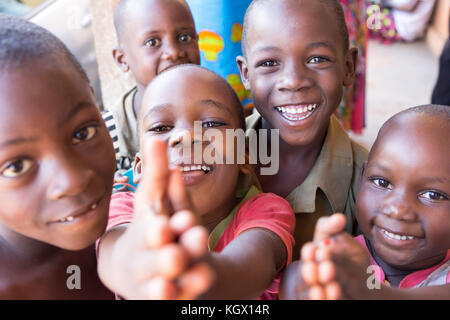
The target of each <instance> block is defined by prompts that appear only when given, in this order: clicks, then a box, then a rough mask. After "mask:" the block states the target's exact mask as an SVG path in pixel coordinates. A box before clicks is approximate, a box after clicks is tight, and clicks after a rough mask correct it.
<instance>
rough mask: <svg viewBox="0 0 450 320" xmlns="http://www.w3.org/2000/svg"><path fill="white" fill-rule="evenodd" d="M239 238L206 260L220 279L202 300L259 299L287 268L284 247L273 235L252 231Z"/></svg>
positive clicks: (216, 279) (217, 279) (216, 278)
mask: <svg viewBox="0 0 450 320" xmlns="http://www.w3.org/2000/svg"><path fill="white" fill-rule="evenodd" d="M257 234H258V235H257ZM238 238H239V240H238V239H235V240H234V241H232V242H231V243H230V244H229V245H228V246H227V247H226V248H225V249H224V250H223V251H222V252H221V253H212V254H210V255H208V257H207V258H206V259H207V262H208V263H209V265H210V266H211V267H212V269H213V270H214V272H215V274H216V277H215V281H214V283H213V285H212V286H211V287H210V289H209V290H208V291H207V292H206V293H205V294H203V295H202V296H201V297H199V299H255V298H257V297H258V296H260V295H261V294H262V293H263V292H264V290H266V289H267V288H268V287H269V286H270V285H271V283H272V282H273V280H274V279H275V277H276V275H277V273H278V272H279V271H280V269H281V268H282V267H284V265H285V263H286V253H285V248H284V244H283V243H282V241H281V240H280V239H279V238H278V237H277V236H274V235H273V234H272V233H271V232H266V231H262V232H261V230H259V231H254V230H250V231H247V232H244V233H243V234H241V235H240V236H239V237H238ZM274 239H276V240H275V241H274ZM236 240H238V241H236ZM243 244H245V245H243ZM279 251H281V252H282V254H279Z"/></svg>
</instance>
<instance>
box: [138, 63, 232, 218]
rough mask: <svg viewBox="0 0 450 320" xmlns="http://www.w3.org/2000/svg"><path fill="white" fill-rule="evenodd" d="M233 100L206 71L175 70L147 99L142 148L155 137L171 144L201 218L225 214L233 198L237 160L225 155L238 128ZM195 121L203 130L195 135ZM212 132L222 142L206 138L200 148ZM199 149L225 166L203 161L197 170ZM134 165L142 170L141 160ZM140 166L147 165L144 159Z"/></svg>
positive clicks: (172, 158)
mask: <svg viewBox="0 0 450 320" xmlns="http://www.w3.org/2000/svg"><path fill="white" fill-rule="evenodd" d="M231 97H232V96H231V92H230V91H229V90H228V89H227V88H225V83H221V82H220V81H218V79H217V78H215V77H213V76H211V75H210V74H209V73H206V72H205V71H203V70H200V71H199V70H192V69H184V70H173V71H171V72H170V73H168V74H166V75H164V77H163V78H158V81H157V82H154V83H152V85H151V87H150V89H149V90H147V91H146V93H145V96H144V101H143V104H142V110H141V114H140V119H142V120H141V121H140V130H139V132H140V135H141V136H140V137H141V140H140V141H141V145H142V144H144V143H145V140H146V139H152V138H155V137H157V138H160V139H162V140H165V141H167V143H168V148H169V161H170V162H171V164H172V165H177V166H179V167H181V168H183V170H184V172H183V177H184V181H185V184H186V186H187V190H188V192H189V194H190V195H191V199H192V201H193V205H194V208H195V209H196V211H197V213H198V214H200V215H205V214H207V213H209V212H212V211H215V210H217V209H220V208H222V209H223V208H224V206H227V204H229V203H230V199H232V198H234V195H235V188H236V184H237V180H238V176H239V170H240V166H239V165H238V164H236V162H235V161H234V163H232V164H225V163H226V160H225V158H226V156H227V152H230V151H232V150H228V149H227V143H226V142H228V141H225V137H226V129H237V128H240V116H239V114H238V112H237V107H236V106H235V104H236V103H237V101H236V100H233V99H232V98H231ZM194 121H199V122H200V131H197V133H196V134H195V136H194ZM214 130H216V133H219V134H220V135H221V136H222V137H223V139H217V140H215V139H211V140H208V139H205V138H203V143H202V144H201V141H202V134H203V136H204V137H206V136H207V135H208V134H211V133H212V132H213V131H214ZM198 132H199V134H198ZM235 146H236V145H235ZM197 147H199V148H198V150H199V151H200V153H201V155H203V156H205V155H206V156H208V155H210V154H212V155H213V156H214V158H213V159H218V160H219V161H221V162H222V163H223V164H219V163H217V162H215V163H211V162H210V161H208V160H206V159H205V158H204V157H203V158H200V159H203V161H201V167H200V166H196V164H194V163H197V162H195V160H194V159H195V158H194V157H195V156H196V155H197V156H199V155H200V154H199V153H196V152H195V150H196V148H197ZM188 150H189V151H190V154H189V153H188V152H187V151H188ZM234 150H235V149H234ZM183 151H184V153H183ZM234 154H236V153H234ZM136 161H137V164H136V165H137V166H139V163H140V159H139V157H137V160H136ZM142 161H143V164H144V165H145V159H143V160H142ZM186 170H188V171H186Z"/></svg>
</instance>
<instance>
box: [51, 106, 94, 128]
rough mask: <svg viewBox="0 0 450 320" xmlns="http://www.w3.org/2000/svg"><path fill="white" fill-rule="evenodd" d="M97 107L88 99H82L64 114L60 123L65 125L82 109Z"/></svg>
mask: <svg viewBox="0 0 450 320" xmlns="http://www.w3.org/2000/svg"><path fill="white" fill-rule="evenodd" d="M93 107H95V106H94V105H93V104H92V103H90V102H87V101H82V102H80V103H78V104H77V105H76V106H75V107H74V108H73V109H72V110H70V111H69V112H68V113H67V115H65V116H64V118H63V119H62V120H61V121H60V122H59V124H60V125H63V124H64V123H66V122H68V121H69V120H70V119H72V118H73V117H74V116H76V115H77V114H78V113H79V112H80V111H82V110H83V109H86V108H93Z"/></svg>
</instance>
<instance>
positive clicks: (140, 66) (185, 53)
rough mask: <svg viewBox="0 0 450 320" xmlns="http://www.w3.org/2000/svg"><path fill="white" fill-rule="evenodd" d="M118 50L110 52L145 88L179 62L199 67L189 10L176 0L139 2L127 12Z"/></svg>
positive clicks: (196, 43)
mask: <svg viewBox="0 0 450 320" xmlns="http://www.w3.org/2000/svg"><path fill="white" fill-rule="evenodd" d="M127 14H128V17H127V18H126V19H127V21H126V22H124V28H123V29H124V30H123V37H122V49H123V50H120V49H119V50H117V51H115V52H114V54H115V57H116V61H117V62H118V63H119V65H120V66H121V68H122V69H123V70H124V71H128V70H131V72H132V73H133V75H134V77H135V78H136V81H137V82H138V84H140V85H141V86H146V85H148V84H149V83H150V81H151V80H152V79H153V78H154V77H155V76H156V75H157V74H159V73H160V72H162V71H164V70H166V69H168V68H170V67H173V66H176V65H179V64H183V63H193V64H200V53H199V48H198V41H197V33H196V31H195V25H194V21H193V19H192V16H191V13H190V11H189V8H188V7H186V6H185V5H184V4H182V3H180V1H177V0H143V1H139V2H137V5H136V6H133V7H132V8H129V9H128V10H127Z"/></svg>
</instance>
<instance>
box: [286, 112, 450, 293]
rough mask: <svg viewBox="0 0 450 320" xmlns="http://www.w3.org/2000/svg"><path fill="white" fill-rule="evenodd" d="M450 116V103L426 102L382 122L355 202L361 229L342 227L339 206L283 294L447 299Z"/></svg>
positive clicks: (288, 277) (290, 276) (449, 273)
mask: <svg viewBox="0 0 450 320" xmlns="http://www.w3.org/2000/svg"><path fill="white" fill-rule="evenodd" d="M449 120H450V110H449V108H448V107H446V106H437V105H428V106H420V107H415V108H411V109H408V110H405V111H403V112H401V113H399V114H397V115H395V116H394V117H392V118H391V119H390V120H388V121H387V122H386V123H385V124H384V125H383V127H382V128H381V130H380V133H379V134H378V138H377V140H376V142H375V145H374V146H373V148H372V151H371V153H370V155H369V160H368V162H367V164H366V166H365V168H364V171H363V174H362V178H361V183H360V190H359V194H358V199H357V202H356V206H357V215H356V217H357V219H358V223H359V226H360V228H361V230H362V231H363V235H361V236H359V237H357V238H356V239H353V238H352V237H351V236H349V235H348V234H345V233H343V232H342V230H343V228H344V226H345V217H344V216H343V215H341V214H337V215H334V216H332V217H330V218H325V219H324V220H322V221H320V223H318V224H317V227H316V233H315V238H314V242H312V243H308V244H306V245H305V246H304V247H303V248H302V263H301V266H300V269H301V275H302V276H301V277H296V275H295V274H294V273H292V272H291V271H289V272H287V275H286V277H285V280H286V281H285V282H284V284H285V286H284V289H283V295H284V297H287V298H301V297H309V298H313V299H327V298H346V299H450V251H449V248H450V237H449V233H450V162H449V161H448V159H449V158H450V145H449V143H448V139H449V135H448V133H449V132H450V121H449ZM367 253H369V255H368V254H367ZM292 268H293V270H295V271H296V270H297V268H296V267H295V266H293V267H292ZM296 288H297V290H296ZM404 288H409V289H411V290H402V289H404ZM284 290H285V291H284Z"/></svg>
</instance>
